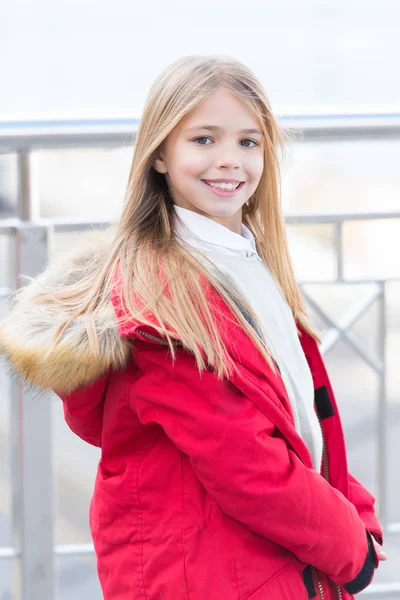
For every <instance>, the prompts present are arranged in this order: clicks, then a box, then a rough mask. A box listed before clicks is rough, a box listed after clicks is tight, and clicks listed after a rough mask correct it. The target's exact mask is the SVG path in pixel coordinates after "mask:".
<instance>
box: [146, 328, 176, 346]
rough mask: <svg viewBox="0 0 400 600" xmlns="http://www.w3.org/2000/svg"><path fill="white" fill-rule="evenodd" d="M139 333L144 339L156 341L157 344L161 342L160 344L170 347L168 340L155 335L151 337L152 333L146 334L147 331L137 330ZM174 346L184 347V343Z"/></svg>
mask: <svg viewBox="0 0 400 600" xmlns="http://www.w3.org/2000/svg"><path fill="white" fill-rule="evenodd" d="M137 332H138V333H139V334H140V335H143V336H144V337H146V338H149V340H154V341H155V342H160V344H163V345H164V346H168V342H167V340H163V339H162V338H159V337H156V336H155V335H151V334H150V333H146V332H145V331H140V330H139V329H138V330H137ZM174 346H182V343H181V342H174Z"/></svg>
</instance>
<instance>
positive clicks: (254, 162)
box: [153, 87, 264, 234]
mask: <svg viewBox="0 0 400 600" xmlns="http://www.w3.org/2000/svg"><path fill="white" fill-rule="evenodd" d="M153 166H154V168H155V169H156V171H158V172H159V173H164V174H165V177H166V180H167V184H168V188H169V191H170V194H171V197H172V199H173V201H174V203H175V204H177V205H178V206H181V207H183V208H187V209H189V210H193V211H194V212H197V213H199V214H202V215H204V216H206V217H209V218H210V219H213V220H214V221H216V222H217V223H220V224H221V225H224V226H225V227H228V228H229V229H231V230H232V231H235V232H236V233H239V234H240V233H241V223H242V206H243V205H244V204H245V203H246V202H247V200H248V199H249V198H250V197H251V196H252V194H253V193H254V192H255V190H256V188H257V185H258V183H259V181H260V178H261V175H262V172H263V168H264V152H263V135H262V133H261V130H260V127H259V124H258V121H257V119H256V117H255V116H254V114H253V113H252V112H251V110H250V109H249V108H248V107H247V106H246V105H245V104H244V103H243V102H241V101H240V100H239V99H238V98H236V97H235V96H234V95H233V94H231V93H230V92H229V91H228V90H226V89H225V88H222V87H221V88H217V89H216V90H215V92H213V94H212V95H211V96H209V97H208V98H207V99H206V100H204V101H203V102H201V103H200V104H199V106H197V107H196V108H195V109H194V110H192V111H191V112H190V113H189V114H187V115H186V116H185V117H184V118H183V119H182V120H181V121H180V123H179V124H178V125H177V126H176V127H175V128H174V129H173V131H172V132H171V133H170V134H169V135H168V137H167V139H166V140H165V141H164V143H163V144H162V146H161V148H160V149H159V151H158V155H157V157H156V159H155V160H154V162H153ZM224 183H225V185H224ZM221 184H222V188H221ZM229 184H230V185H229ZM217 186H218V187H217ZM226 186H228V187H226ZM231 188H234V189H231Z"/></svg>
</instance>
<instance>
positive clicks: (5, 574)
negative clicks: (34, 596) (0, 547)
mask: <svg viewBox="0 0 400 600" xmlns="http://www.w3.org/2000/svg"><path fill="white" fill-rule="evenodd" d="M12 569H13V560H12V559H4V558H0V598H1V600H12V599H13V598H14V596H13V594H12V575H13V574H12Z"/></svg>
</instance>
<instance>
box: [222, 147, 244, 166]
mask: <svg viewBox="0 0 400 600" xmlns="http://www.w3.org/2000/svg"><path fill="white" fill-rule="evenodd" d="M216 166H217V168H218V169H240V168H241V162H240V157H239V154H238V151H237V149H233V148H226V149H225V150H223V151H222V150H221V152H220V153H219V155H218V157H217V161H216Z"/></svg>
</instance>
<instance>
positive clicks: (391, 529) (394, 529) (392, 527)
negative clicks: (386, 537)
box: [385, 523, 400, 533]
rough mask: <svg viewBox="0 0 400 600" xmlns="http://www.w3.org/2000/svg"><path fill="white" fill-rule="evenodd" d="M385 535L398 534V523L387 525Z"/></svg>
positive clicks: (399, 524) (399, 526) (399, 530)
mask: <svg viewBox="0 0 400 600" xmlns="http://www.w3.org/2000/svg"><path fill="white" fill-rule="evenodd" d="M385 531H387V533H400V523H389V524H388V525H387V526H386V527H385Z"/></svg>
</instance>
